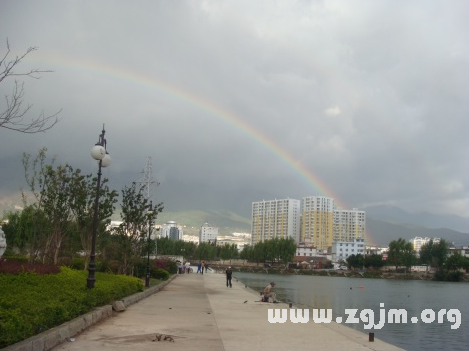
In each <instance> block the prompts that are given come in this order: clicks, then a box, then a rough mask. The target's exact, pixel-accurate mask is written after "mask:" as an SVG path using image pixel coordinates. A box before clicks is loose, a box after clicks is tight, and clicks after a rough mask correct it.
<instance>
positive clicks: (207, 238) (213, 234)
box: [199, 222, 218, 244]
mask: <svg viewBox="0 0 469 351" xmlns="http://www.w3.org/2000/svg"><path fill="white" fill-rule="evenodd" d="M217 237H218V228H217V227H212V226H210V225H209V224H208V222H205V223H204V224H203V225H202V226H201V227H200V231H199V244H200V243H215V242H216V241H217Z"/></svg>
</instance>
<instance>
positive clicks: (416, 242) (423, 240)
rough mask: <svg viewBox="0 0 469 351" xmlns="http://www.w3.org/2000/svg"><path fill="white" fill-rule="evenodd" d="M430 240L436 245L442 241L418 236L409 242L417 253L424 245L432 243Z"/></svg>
mask: <svg viewBox="0 0 469 351" xmlns="http://www.w3.org/2000/svg"><path fill="white" fill-rule="evenodd" d="M430 240H433V243H435V244H438V243H439V242H440V241H441V239H440V238H427V237H425V238H422V237H420V236H416V237H415V238H413V239H410V240H409V241H410V242H411V243H412V245H413V246H414V250H415V251H416V252H420V249H421V248H422V245H425V244H428V243H429V242H430Z"/></svg>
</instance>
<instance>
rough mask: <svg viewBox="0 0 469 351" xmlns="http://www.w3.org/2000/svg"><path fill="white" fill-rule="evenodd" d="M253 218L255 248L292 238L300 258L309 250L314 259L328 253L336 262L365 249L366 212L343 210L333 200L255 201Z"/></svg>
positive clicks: (320, 197) (318, 197) (323, 198)
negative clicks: (262, 244)
mask: <svg viewBox="0 0 469 351" xmlns="http://www.w3.org/2000/svg"><path fill="white" fill-rule="evenodd" d="M251 218H252V223H251V234H252V236H251V244H253V245H254V244H256V243H258V242H262V241H265V240H269V239H273V238H293V239H294V240H295V242H297V243H298V252H297V256H299V257H301V256H302V255H304V256H306V251H308V253H309V254H311V256H312V255H313V254H314V256H316V255H317V254H318V253H319V255H327V254H329V255H330V256H332V260H333V261H341V260H345V259H346V258H347V257H348V256H349V255H352V254H358V253H363V252H364V250H365V228H366V216H365V211H360V210H358V209H357V208H354V209H352V210H344V209H341V208H339V207H338V206H336V205H335V203H334V199H333V198H330V197H325V196H308V197H304V198H302V199H301V200H297V199H281V200H277V199H275V200H262V201H256V202H253V203H252V217H251ZM313 249H314V250H313Z"/></svg>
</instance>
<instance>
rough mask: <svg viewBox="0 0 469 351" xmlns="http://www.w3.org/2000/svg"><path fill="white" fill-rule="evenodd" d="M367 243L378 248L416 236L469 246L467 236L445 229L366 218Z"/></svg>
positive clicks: (468, 236) (466, 234)
mask: <svg viewBox="0 0 469 351" xmlns="http://www.w3.org/2000/svg"><path fill="white" fill-rule="evenodd" d="M366 233H367V237H366V239H367V243H368V242H370V241H371V242H373V243H374V244H377V245H380V246H387V245H388V244H389V243H390V242H391V241H393V240H396V239H399V238H404V239H407V240H408V239H412V238H415V237H416V236H420V237H423V238H424V237H429V238H441V239H445V240H446V241H448V242H450V243H451V242H454V244H455V245H456V246H462V245H469V234H468V233H461V232H458V231H455V230H452V229H446V228H427V227H424V226H420V225H416V224H400V223H391V222H388V221H383V220H376V219H374V218H370V217H369V216H368V213H367V218H366Z"/></svg>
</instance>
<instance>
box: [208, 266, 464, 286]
mask: <svg viewBox="0 0 469 351" xmlns="http://www.w3.org/2000/svg"><path fill="white" fill-rule="evenodd" d="M228 266H229V265H228V264H224V265H223V264H212V265H210V268H212V269H213V270H215V272H216V273H225V270H226V268H227V267H228ZM231 268H232V269H233V273H236V272H243V273H262V274H278V275H311V276H322V277H328V276H329V277H346V278H367V279H397V280H427V281H435V280H439V279H436V275H435V274H436V272H410V273H406V272H400V271H398V272H396V271H394V270H365V271H358V270H335V269H292V268H283V267H269V268H266V267H260V266H246V265H244V266H243V265H236V264H234V265H231ZM461 273H462V272H461ZM446 281H454V280H446ZM459 281H460V282H465V283H469V276H468V275H467V274H464V273H462V274H461V279H460V280H459Z"/></svg>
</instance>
